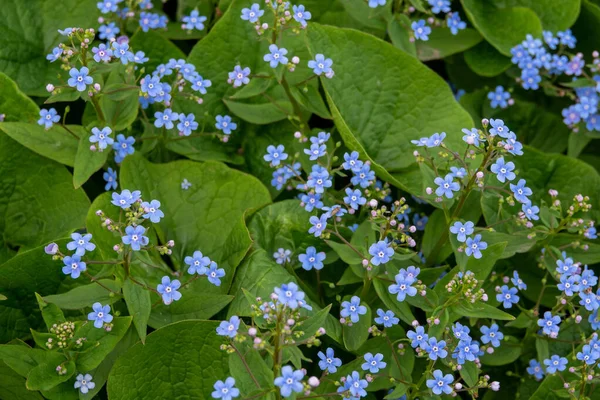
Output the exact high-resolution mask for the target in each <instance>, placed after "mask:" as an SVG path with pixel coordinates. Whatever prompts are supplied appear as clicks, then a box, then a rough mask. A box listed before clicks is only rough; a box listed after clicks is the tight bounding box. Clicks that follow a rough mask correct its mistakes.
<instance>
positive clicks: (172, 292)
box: [156, 276, 181, 305]
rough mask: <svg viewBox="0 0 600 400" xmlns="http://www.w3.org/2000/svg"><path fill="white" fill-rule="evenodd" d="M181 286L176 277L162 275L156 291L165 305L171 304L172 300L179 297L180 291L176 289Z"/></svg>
mask: <svg viewBox="0 0 600 400" xmlns="http://www.w3.org/2000/svg"><path fill="white" fill-rule="evenodd" d="M180 287H181V282H179V281H178V280H177V279H173V281H171V279H170V278H169V277H168V276H163V277H162V280H161V283H159V284H158V286H156V291H157V292H158V293H159V294H160V295H161V296H162V300H163V303H164V304H165V305H169V304H171V303H172V302H173V301H177V300H179V299H181V293H180V292H179V291H178V289H179V288H180Z"/></svg>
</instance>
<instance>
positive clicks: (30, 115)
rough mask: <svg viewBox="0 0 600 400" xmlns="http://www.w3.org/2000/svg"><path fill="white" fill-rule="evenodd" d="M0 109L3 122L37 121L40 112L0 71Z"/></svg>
mask: <svg viewBox="0 0 600 400" xmlns="http://www.w3.org/2000/svg"><path fill="white" fill-rule="evenodd" d="M0 29H1V28H0ZM0 110H2V114H4V122H16V121H20V122H31V123H33V122H37V120H38V119H39V112H40V109H39V107H38V106H37V104H35V103H34V102H33V100H31V99H30V98H29V97H27V96H25V94H24V93H23V92H21V91H20V90H19V88H18V87H17V84H16V83H15V82H14V81H13V80H12V79H10V78H9V77H8V76H7V75H5V74H3V73H2V72H0ZM0 125H1V124H0Z"/></svg>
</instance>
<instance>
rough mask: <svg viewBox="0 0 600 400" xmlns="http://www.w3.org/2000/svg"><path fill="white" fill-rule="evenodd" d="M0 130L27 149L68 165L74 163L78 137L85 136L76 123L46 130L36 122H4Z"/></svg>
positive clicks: (55, 126) (70, 165) (0, 125)
mask: <svg viewBox="0 0 600 400" xmlns="http://www.w3.org/2000/svg"><path fill="white" fill-rule="evenodd" d="M67 129H68V130H69V131H71V132H73V133H72V134H71V133H69V132H68V131H67ZM0 130H2V131H3V132H4V133H6V134H7V135H8V136H10V137H11V138H12V139H14V140H16V141H17V142H19V143H20V144H22V145H23V146H25V147H27V148H28V149H29V150H32V151H34V152H36V153H38V154H39V155H42V156H44V157H47V158H49V159H51V160H54V161H58V162H59V163H61V164H65V165H68V166H69V167H72V166H74V165H75V155H76V154H77V146H78V145H79V137H84V136H87V134H86V133H85V131H84V129H83V127H81V126H77V125H67V127H66V129H65V128H64V127H63V126H62V125H54V126H53V127H52V128H50V129H48V130H46V129H44V127H43V126H40V125H38V124H37V123H24V122H6V123H2V124H0Z"/></svg>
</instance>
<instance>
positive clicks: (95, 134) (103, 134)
mask: <svg viewBox="0 0 600 400" xmlns="http://www.w3.org/2000/svg"><path fill="white" fill-rule="evenodd" d="M111 133H112V130H111V129H110V128H109V127H108V126H107V127H104V128H102V130H100V129H98V128H96V127H94V128H92V136H90V143H98V148H99V149H100V151H102V150H104V149H106V148H107V147H108V146H112V145H113V143H114V142H115V141H114V140H113V138H111V137H110V135H111Z"/></svg>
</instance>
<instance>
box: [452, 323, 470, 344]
mask: <svg viewBox="0 0 600 400" xmlns="http://www.w3.org/2000/svg"><path fill="white" fill-rule="evenodd" d="M469 332H471V330H470V329H469V327H467V326H464V325H463V324H461V323H460V322H457V323H456V324H454V325H453V326H452V333H453V334H454V337H455V338H457V339H458V340H459V341H460V340H466V339H471V336H470V335H469Z"/></svg>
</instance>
